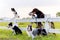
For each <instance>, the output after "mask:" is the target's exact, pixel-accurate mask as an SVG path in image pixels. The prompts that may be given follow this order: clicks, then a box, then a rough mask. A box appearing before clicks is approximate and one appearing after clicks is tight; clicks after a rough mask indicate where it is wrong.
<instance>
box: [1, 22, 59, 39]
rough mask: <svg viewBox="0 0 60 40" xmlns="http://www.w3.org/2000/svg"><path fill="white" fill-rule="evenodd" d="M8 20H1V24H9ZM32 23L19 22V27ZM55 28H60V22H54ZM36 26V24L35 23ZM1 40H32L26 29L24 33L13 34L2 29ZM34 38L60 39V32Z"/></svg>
mask: <svg viewBox="0 0 60 40" xmlns="http://www.w3.org/2000/svg"><path fill="white" fill-rule="evenodd" d="M7 24H8V22H1V23H0V26H7ZM28 24H30V23H18V25H19V27H26V26H27V25H28ZM54 24H55V28H60V22H54ZM33 26H34V27H36V25H35V24H33ZM0 40H32V38H31V37H28V35H27V34H26V32H25V31H23V34H22V35H13V33H12V31H10V30H4V29H3V30H2V29H0ZM34 40H60V34H56V36H55V35H53V34H48V35H47V36H42V35H40V36H37V37H36V38H35V39H34Z"/></svg>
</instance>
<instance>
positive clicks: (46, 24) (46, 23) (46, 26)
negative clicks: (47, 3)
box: [44, 14, 50, 33]
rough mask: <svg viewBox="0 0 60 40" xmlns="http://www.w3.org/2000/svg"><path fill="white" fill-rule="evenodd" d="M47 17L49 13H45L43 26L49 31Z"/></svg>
mask: <svg viewBox="0 0 60 40" xmlns="http://www.w3.org/2000/svg"><path fill="white" fill-rule="evenodd" d="M48 18H50V15H49V14H46V15H45V25H44V28H45V29H46V31H47V33H48V31H49V28H50V26H49V23H48Z"/></svg>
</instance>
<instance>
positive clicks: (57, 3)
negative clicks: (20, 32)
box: [0, 0, 60, 18]
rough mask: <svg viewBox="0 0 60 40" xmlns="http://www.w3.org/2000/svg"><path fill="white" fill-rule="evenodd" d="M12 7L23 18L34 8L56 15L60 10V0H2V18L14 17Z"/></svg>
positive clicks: (0, 11)
mask: <svg viewBox="0 0 60 40" xmlns="http://www.w3.org/2000/svg"><path fill="white" fill-rule="evenodd" d="M11 8H15V9H16V11H17V12H18V14H19V16H20V17H21V18H26V17H30V16H29V15H28V13H29V12H31V11H32V9H34V8H38V9H39V10H41V11H42V12H43V13H44V14H50V15H51V17H55V16H56V13H57V12H60V0H0V18H2V17H9V18H12V17H13V13H12V11H11Z"/></svg>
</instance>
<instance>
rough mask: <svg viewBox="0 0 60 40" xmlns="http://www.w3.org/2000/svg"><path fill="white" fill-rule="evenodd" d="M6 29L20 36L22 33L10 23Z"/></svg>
mask: <svg viewBox="0 0 60 40" xmlns="http://www.w3.org/2000/svg"><path fill="white" fill-rule="evenodd" d="M8 28H11V29H12V30H13V31H14V33H15V34H22V31H21V30H20V29H19V28H18V25H17V24H13V23H12V22H10V23H9V24H8Z"/></svg>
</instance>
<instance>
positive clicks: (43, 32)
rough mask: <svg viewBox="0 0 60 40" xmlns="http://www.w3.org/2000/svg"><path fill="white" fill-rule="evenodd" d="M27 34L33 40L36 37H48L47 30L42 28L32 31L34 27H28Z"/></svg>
mask: <svg viewBox="0 0 60 40" xmlns="http://www.w3.org/2000/svg"><path fill="white" fill-rule="evenodd" d="M26 31H27V34H28V36H29V37H30V36H31V37H32V38H35V36H36V35H44V36H45V35H47V32H46V30H45V29H40V28H36V29H32V25H28V27H27V30H26Z"/></svg>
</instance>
